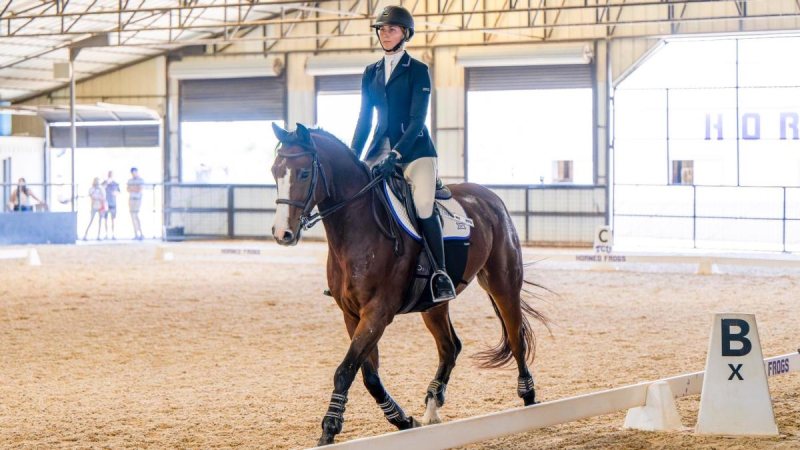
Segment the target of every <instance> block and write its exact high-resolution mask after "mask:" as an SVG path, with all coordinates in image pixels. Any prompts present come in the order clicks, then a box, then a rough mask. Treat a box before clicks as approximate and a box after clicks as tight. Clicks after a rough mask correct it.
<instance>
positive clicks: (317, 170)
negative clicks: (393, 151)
mask: <svg viewBox="0 0 800 450" xmlns="http://www.w3.org/2000/svg"><path fill="white" fill-rule="evenodd" d="M278 145H279V146H280V145H282V143H281V142H279V143H278ZM297 145H300V144H297ZM311 145H312V146H311V147H305V146H302V145H301V147H303V148H304V149H305V150H304V151H302V152H298V153H284V152H281V151H280V150H278V152H277V154H278V156H280V157H283V158H286V159H293V158H299V157H301V156H310V157H311V183H310V184H309V185H308V192H307V193H306V196H305V200H303V201H302V202H301V201H298V200H292V199H289V198H279V199H277V200H275V203H276V204H279V205H281V204H284V205H289V206H294V207H295V208H298V209H300V210H301V211H302V212H301V213H300V228H301V229H303V230H308V229H309V228H311V227H313V226H314V225H316V224H317V222H319V221H321V220H322V219H324V218H326V217H328V216H330V215H331V214H333V213H335V212H336V211H338V210H339V209H341V208H343V207H344V206H346V205H347V204H348V203H350V202H351V201H353V200H355V199H357V198H358V197H361V196H362V195H364V194H366V193H367V192H369V191H371V190H372V189H374V188H375V186H377V185H378V184H380V182H381V181H383V177H375V178H373V179H372V180H371V181H370V182H369V183H368V184H367V185H366V186H364V187H363V188H361V190H360V191H358V192H357V193H356V194H355V195H353V196H352V197H350V198H348V199H346V200H343V201H341V202H339V203H337V204H335V205H333V206H331V207H330V208H327V209H324V210H322V211H317V212H316V213H314V214H311V211H312V210H313V209H314V192H315V191H316V190H317V183H318V182H319V180H320V179H322V183H323V185H324V186H325V195H326V198H330V197H331V192H330V188H329V185H328V177H327V176H326V175H325V168H324V167H323V166H322V164H321V163H320V162H319V155H318V154H317V149H316V148H314V147H313V145H314V144H313V142H312V144H311ZM306 170H308V169H306Z"/></svg>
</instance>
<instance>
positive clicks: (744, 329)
mask: <svg viewBox="0 0 800 450" xmlns="http://www.w3.org/2000/svg"><path fill="white" fill-rule="evenodd" d="M733 328H738V330H736V332H734V330H733ZM749 332H750V325H748V324H747V322H746V321H744V320H742V319H722V356H745V355H747V354H748V353H750V350H751V349H752V348H753V344H752V343H751V342H750V339H747V333H749ZM732 342H740V343H741V348H735V349H734V348H731V343H732ZM737 347H738V346H737Z"/></svg>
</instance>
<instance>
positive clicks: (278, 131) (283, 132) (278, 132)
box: [272, 122, 289, 142]
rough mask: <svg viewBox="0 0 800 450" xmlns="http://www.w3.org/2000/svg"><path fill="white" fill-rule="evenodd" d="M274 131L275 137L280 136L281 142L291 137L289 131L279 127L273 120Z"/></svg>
mask: <svg viewBox="0 0 800 450" xmlns="http://www.w3.org/2000/svg"><path fill="white" fill-rule="evenodd" d="M272 132H273V133H275V137H276V138H278V140H279V141H280V142H286V140H287V139H288V138H289V132H288V131H286V130H284V129H283V128H281V127H279V126H278V124H276V123H275V122H272Z"/></svg>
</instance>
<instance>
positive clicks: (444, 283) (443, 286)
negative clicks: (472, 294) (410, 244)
mask: <svg viewBox="0 0 800 450" xmlns="http://www.w3.org/2000/svg"><path fill="white" fill-rule="evenodd" d="M419 222H420V223H421V224H422V233H423V234H424V235H425V242H427V243H428V247H429V248H430V249H431V254H432V255H433V263H434V265H435V266H436V271H435V272H434V273H433V277H431V292H432V294H433V301H434V302H444V301H447V300H452V299H454V298H456V288H455V286H453V281H452V280H451V279H450V276H449V275H447V271H446V270H445V265H444V241H443V240H442V224H441V223H440V222H439V217H438V216H437V215H436V214H434V215H432V216H430V217H428V218H427V219H420V220H419Z"/></svg>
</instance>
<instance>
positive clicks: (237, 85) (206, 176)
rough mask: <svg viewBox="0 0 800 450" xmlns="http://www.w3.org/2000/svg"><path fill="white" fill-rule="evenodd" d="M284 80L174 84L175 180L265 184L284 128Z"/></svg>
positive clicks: (257, 79) (266, 79)
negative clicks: (278, 131) (277, 129)
mask: <svg viewBox="0 0 800 450" xmlns="http://www.w3.org/2000/svg"><path fill="white" fill-rule="evenodd" d="M285 97H286V87H285V80H284V79H283V78H280V77H250V78H227V79H211V80H182V81H181V82H180V118H181V181H183V182H186V183H220V184H269V183H274V180H273V179H272V174H271V173H270V171H269V168H270V165H271V164H272V159H273V156H274V152H273V149H274V148H275V146H276V145H277V139H276V138H275V136H274V134H273V132H272V126H271V125H272V123H277V124H278V125H280V126H284V115H285V104H286V101H285Z"/></svg>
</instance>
